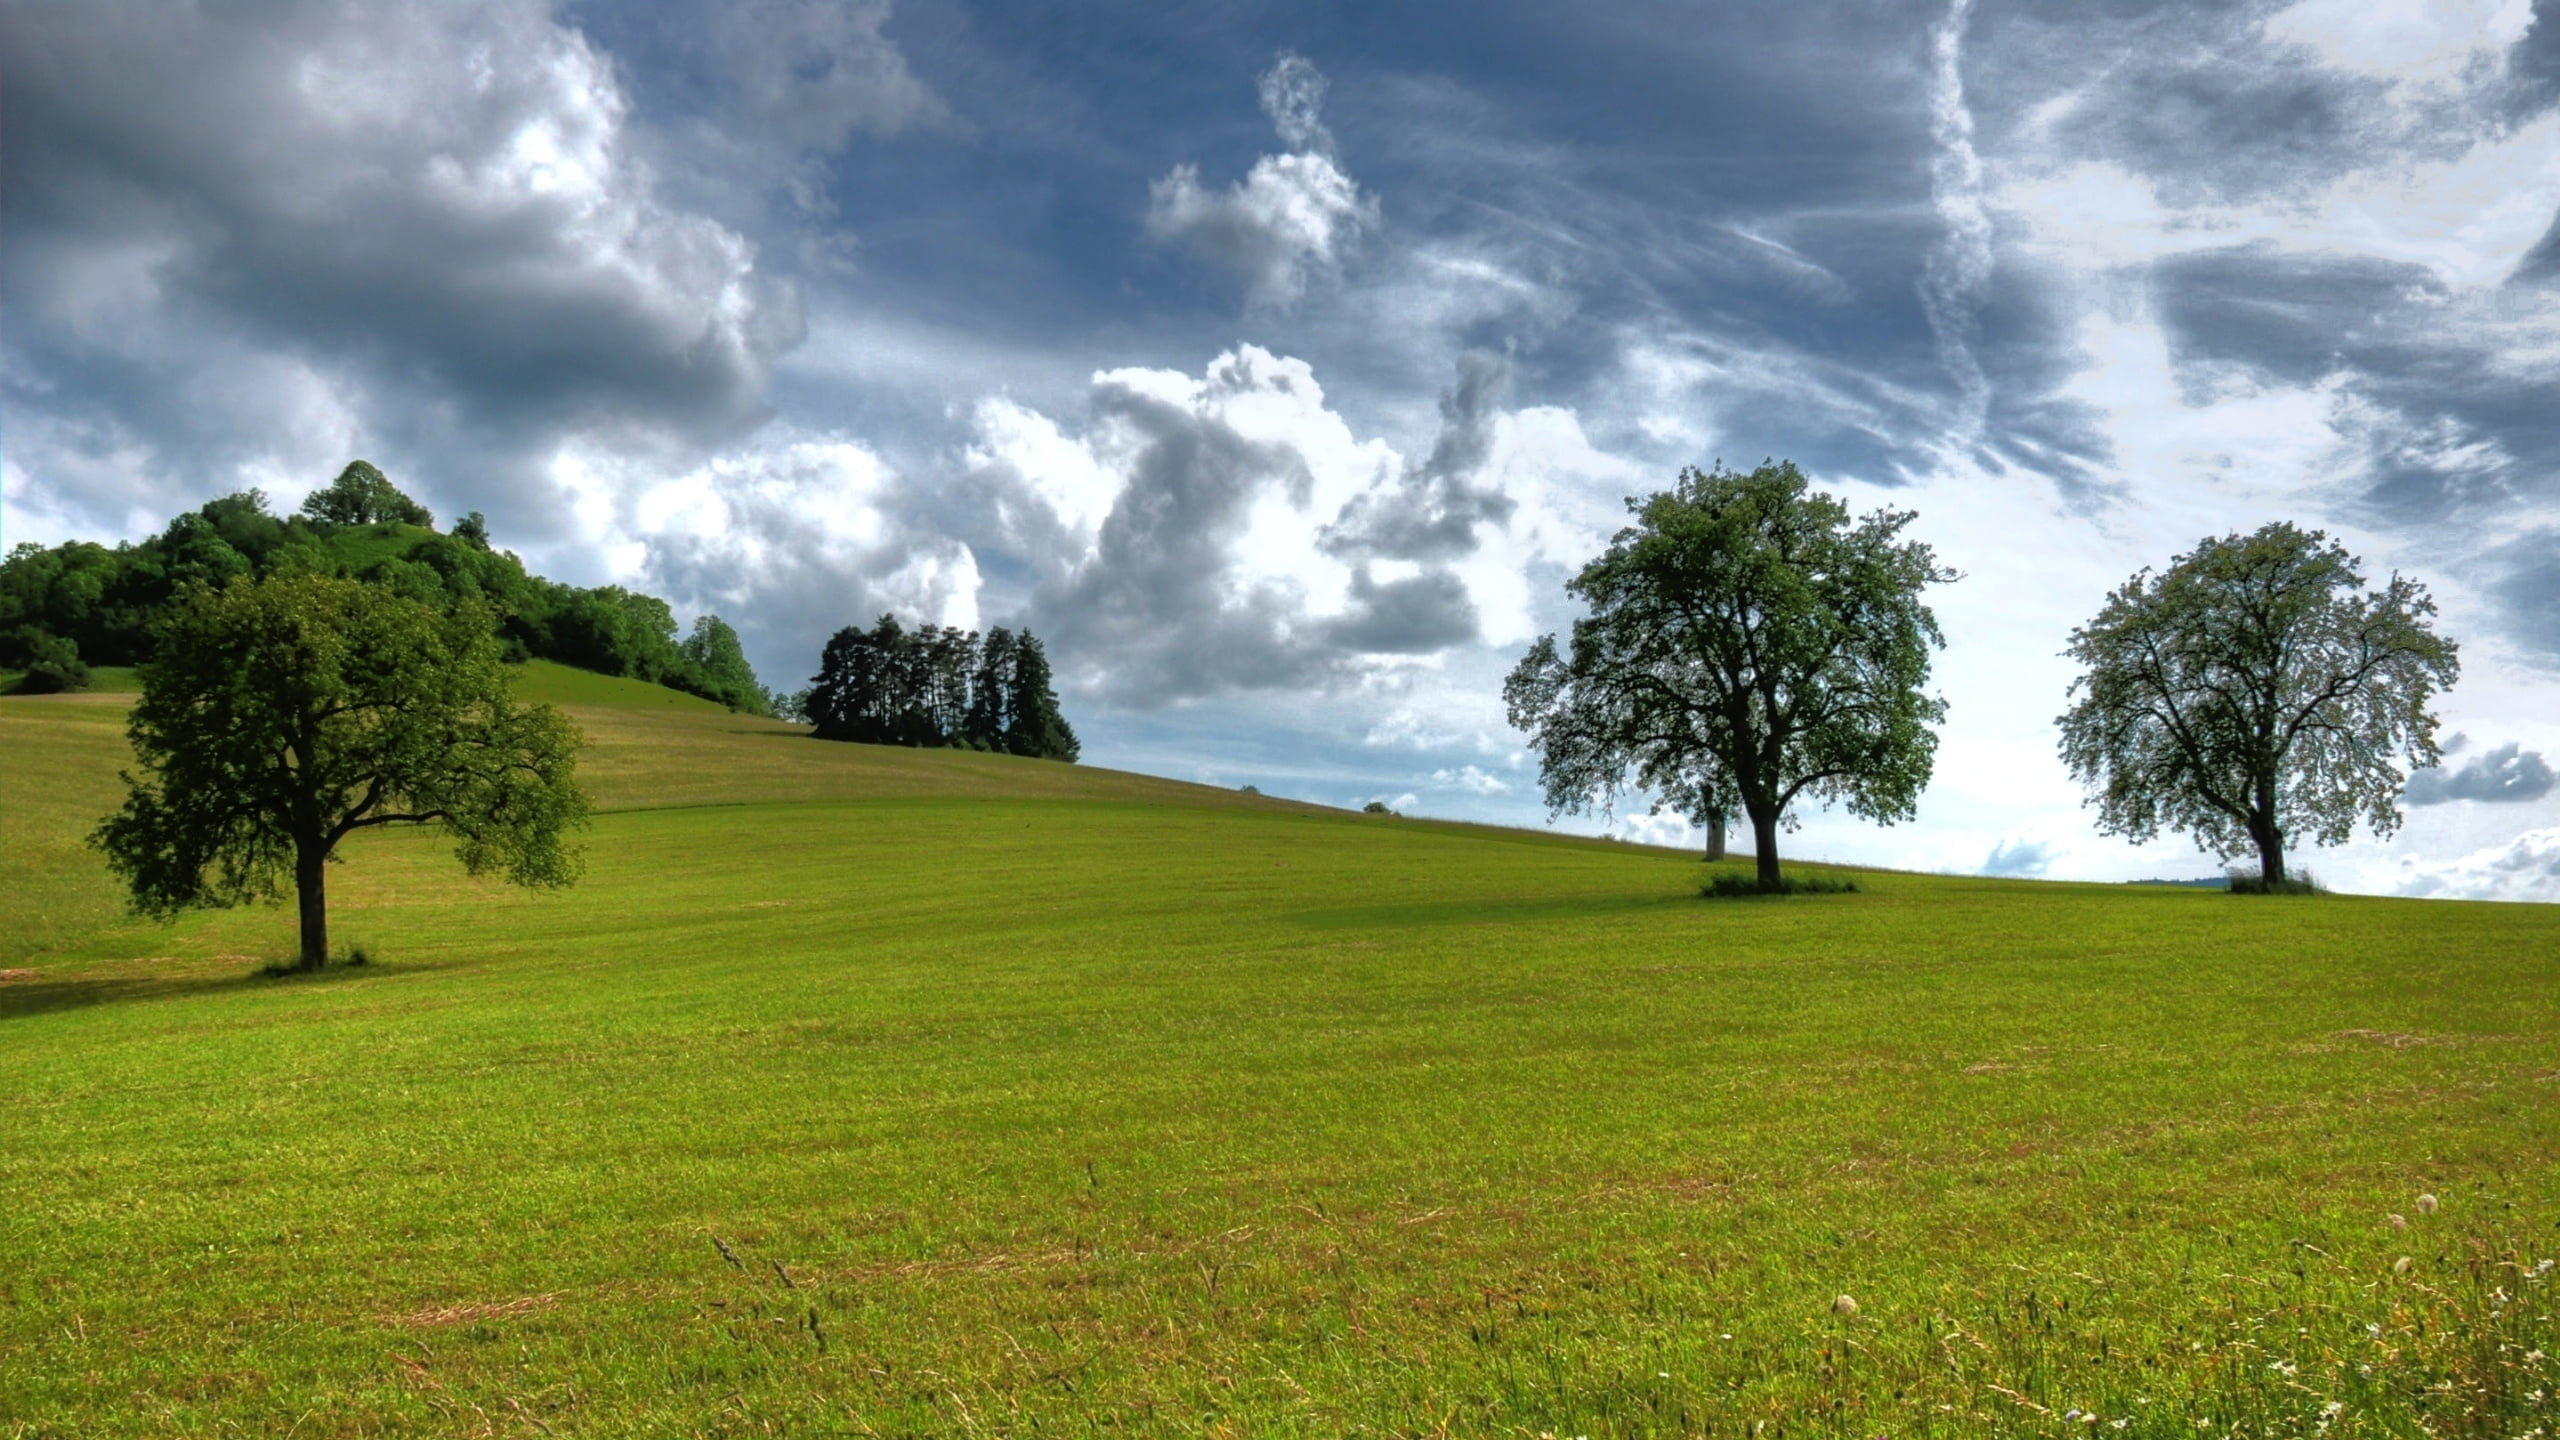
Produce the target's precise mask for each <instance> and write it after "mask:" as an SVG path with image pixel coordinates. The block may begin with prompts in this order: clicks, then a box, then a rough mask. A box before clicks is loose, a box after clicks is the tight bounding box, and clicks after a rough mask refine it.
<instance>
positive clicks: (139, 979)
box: [0, 965, 379, 1023]
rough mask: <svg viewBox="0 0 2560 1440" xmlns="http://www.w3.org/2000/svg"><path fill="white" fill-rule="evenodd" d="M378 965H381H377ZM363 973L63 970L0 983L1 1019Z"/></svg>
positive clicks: (323, 981)
mask: <svg viewBox="0 0 2560 1440" xmlns="http://www.w3.org/2000/svg"><path fill="white" fill-rule="evenodd" d="M375 968H379V967H375ZM363 973H365V972H364V971H363V970H362V969H355V968H351V967H347V966H342V965H332V966H330V967H329V968H328V969H326V970H319V971H310V970H292V971H287V972H285V973H282V974H269V973H267V972H265V971H263V970H250V971H244V972H240V973H236V974H229V975H224V974H211V975H208V974H202V973H198V974H190V975H66V976H62V977H60V978H58V979H57V978H53V977H39V978H36V979H32V980H11V981H7V982H5V983H0V1023H6V1022H8V1021H11V1020H22V1019H29V1018H32V1017H34V1016H37V1015H50V1014H53V1013H55V1012H56V1011H61V1010H84V1009H87V1008H88V1007H90V1006H92V1005H121V1004H129V1003H133V1002H138V1001H149V1000H184V999H189V998H192V997H195V996H199V995H217V994H222V993H225V992H231V991H257V990H271V989H275V988H278V987H280V986H289V985H329V984H335V983H336V982H338V981H341V980H352V979H354V978H356V977H357V976H358V975H361V974H363Z"/></svg>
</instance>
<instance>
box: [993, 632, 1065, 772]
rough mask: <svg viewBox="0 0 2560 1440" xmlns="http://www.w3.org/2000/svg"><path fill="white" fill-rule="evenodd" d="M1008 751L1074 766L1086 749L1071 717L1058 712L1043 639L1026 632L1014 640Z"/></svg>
mask: <svg viewBox="0 0 2560 1440" xmlns="http://www.w3.org/2000/svg"><path fill="white" fill-rule="evenodd" d="M1005 711H1006V724H1005V745H1004V748H1005V750H1006V751H1007V752H1008V753H1010V754H1014V755H1028V756H1031V757H1032V758H1034V759H1038V760H1064V761H1067V762H1069V763H1070V764H1072V763H1074V761H1075V758H1076V756H1077V755H1078V754H1079V753H1081V751H1082V748H1083V747H1082V746H1080V745H1078V744H1077V743H1076V732H1075V731H1074V730H1073V729H1071V728H1069V727H1068V725H1067V717H1066V716H1064V715H1062V714H1060V713H1058V692H1057V691H1056V690H1055V689H1053V688H1051V685H1050V680H1049V652H1048V651H1046V650H1044V649H1042V648H1041V645H1040V637H1038V636H1036V635H1034V634H1032V633H1031V632H1030V631H1028V630H1025V631H1023V632H1022V634H1021V635H1020V636H1019V637H1018V638H1016V639H1015V641H1014V651H1013V677H1012V683H1011V685H1009V686H1008V687H1007V691H1006V698H1005Z"/></svg>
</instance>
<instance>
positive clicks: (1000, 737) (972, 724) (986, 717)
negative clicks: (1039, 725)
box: [960, 625, 1014, 750]
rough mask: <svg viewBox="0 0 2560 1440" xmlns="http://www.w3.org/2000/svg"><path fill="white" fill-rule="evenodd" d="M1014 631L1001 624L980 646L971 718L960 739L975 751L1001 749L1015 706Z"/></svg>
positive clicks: (971, 689) (971, 690)
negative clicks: (1013, 699)
mask: <svg viewBox="0 0 2560 1440" xmlns="http://www.w3.org/2000/svg"><path fill="white" fill-rule="evenodd" d="M1013 664H1014V638H1013V632H1012V631H1010V630H1007V629H1006V628H1004V627H1003V626H1001V625H999V626H997V627H996V628H994V629H993V630H990V631H988V632H987V638H986V639H985V640H984V641H983V642H981V643H980V644H979V646H978V673H977V674H976V675H975V676H973V677H971V679H970V682H969V717H968V720H967V722H966V723H964V724H963V725H962V726H961V727H960V730H961V739H962V740H963V741H964V742H965V743H966V744H968V745H969V747H970V748H972V749H976V750H1002V749H1003V748H1004V734H1005V727H1006V722H1007V721H1008V720H1009V719H1010V718H1011V717H1012V714H1013V707H1012V704H1011V701H1012V690H1013Z"/></svg>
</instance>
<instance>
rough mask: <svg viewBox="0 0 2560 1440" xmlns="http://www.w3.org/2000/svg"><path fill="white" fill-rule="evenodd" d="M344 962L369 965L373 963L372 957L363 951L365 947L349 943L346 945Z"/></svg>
mask: <svg viewBox="0 0 2560 1440" xmlns="http://www.w3.org/2000/svg"><path fill="white" fill-rule="evenodd" d="M346 963H347V964H349V965H370V964H372V963H373V957H372V956H371V955H368V954H366V953H365V948H364V947H363V946H361V945H350V946H348V947H347V960H346Z"/></svg>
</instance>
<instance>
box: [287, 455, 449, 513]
mask: <svg viewBox="0 0 2560 1440" xmlns="http://www.w3.org/2000/svg"><path fill="white" fill-rule="evenodd" d="M302 513H303V514H305V515H308V516H310V517H311V518H312V519H314V520H325V521H327V522H328V523H330V524H332V525H378V524H380V523H382V522H384V521H386V520H388V521H397V522H398V523H400V524H402V525H416V526H419V527H421V528H432V527H433V526H434V525H435V523H436V518H435V516H434V515H432V514H430V513H428V510H427V507H426V506H424V505H421V504H419V503H418V502H417V501H415V500H412V499H410V498H409V497H408V496H407V495H405V494H403V493H402V492H401V490H400V487H399V486H397V485H394V484H392V483H391V482H390V480H388V479H387V478H385V477H384V475H383V473H382V472H381V471H380V470H377V469H375V468H374V467H373V465H372V464H371V463H370V462H368V461H363V460H351V461H349V462H347V468H346V469H344V470H341V471H339V472H338V478H337V479H335V480H332V481H330V482H329V483H328V484H326V485H324V486H322V487H321V488H319V489H317V490H314V491H312V492H311V496H310V498H309V499H307V500H304V501H303V502H302Z"/></svg>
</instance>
